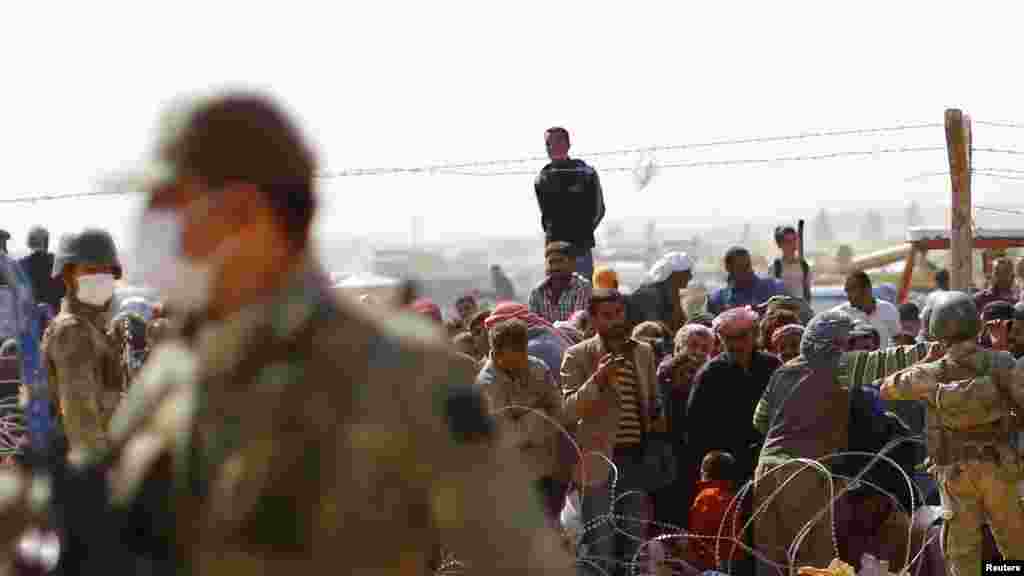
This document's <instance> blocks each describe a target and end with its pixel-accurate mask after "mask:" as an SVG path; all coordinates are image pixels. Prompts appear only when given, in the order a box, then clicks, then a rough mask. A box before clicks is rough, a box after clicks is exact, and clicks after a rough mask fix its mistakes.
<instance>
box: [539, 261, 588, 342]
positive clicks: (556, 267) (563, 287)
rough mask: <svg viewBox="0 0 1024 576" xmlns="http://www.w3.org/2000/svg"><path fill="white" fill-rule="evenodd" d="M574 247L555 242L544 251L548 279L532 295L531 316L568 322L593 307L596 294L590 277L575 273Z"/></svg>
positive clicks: (551, 320)
mask: <svg viewBox="0 0 1024 576" xmlns="http://www.w3.org/2000/svg"><path fill="white" fill-rule="evenodd" d="M572 250H573V248H572V245H571V244H569V243H568V242H552V243H550V244H548V245H547V247H546V248H545V250H544V271H545V272H546V274H547V276H546V277H545V278H544V280H543V281H541V283H540V284H538V285H537V287H536V288H534V289H533V291H532V292H530V312H533V313H534V314H537V315H538V316H540V317H541V318H544V319H545V320H547V321H548V322H550V323H552V324H554V323H555V322H562V321H564V320H568V319H569V317H570V316H572V315H573V313H575V312H577V311H578V310H586V309H587V308H588V307H589V306H590V294H591V292H593V285H591V283H590V280H589V279H588V278H589V276H586V277H584V276H583V275H581V274H579V273H578V272H575V271H574V270H575V269H576V264H575V263H574V262H573V256H572Z"/></svg>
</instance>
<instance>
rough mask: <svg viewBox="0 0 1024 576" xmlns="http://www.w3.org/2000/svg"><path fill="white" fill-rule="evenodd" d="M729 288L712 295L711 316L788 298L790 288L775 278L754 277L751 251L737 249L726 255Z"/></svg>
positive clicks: (737, 247) (710, 302)
mask: <svg viewBox="0 0 1024 576" xmlns="http://www.w3.org/2000/svg"><path fill="white" fill-rule="evenodd" d="M724 263H725V272H726V274H727V284H726V286H725V287H723V288H719V289H718V290H715V291H714V292H712V293H711V297H710V298H709V299H708V312H710V313H712V314H716V315H717V314H721V313H722V312H724V311H725V310H728V309H730V308H736V307H740V306H758V305H760V304H762V303H764V302H766V301H768V299H769V298H771V297H772V296H784V295H785V294H786V287H785V286H784V285H783V284H782V282H779V281H778V280H776V279H774V278H762V277H760V276H758V275H757V274H755V273H754V267H753V265H752V264H751V261H750V251H748V250H747V249H746V248H742V247H740V246H734V247H732V248H730V249H729V250H728V251H727V252H726V253H725V259H724Z"/></svg>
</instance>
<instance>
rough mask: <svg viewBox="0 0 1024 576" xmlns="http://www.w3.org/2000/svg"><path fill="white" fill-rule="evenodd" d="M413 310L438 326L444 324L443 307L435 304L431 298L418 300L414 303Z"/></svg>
mask: <svg viewBox="0 0 1024 576" xmlns="http://www.w3.org/2000/svg"><path fill="white" fill-rule="evenodd" d="M411 308H412V310H413V311H414V312H416V313H418V314H422V315H423V316H426V317H427V318H430V319H431V320H433V321H434V322H437V323H438V324H443V323H444V319H443V318H442V317H441V307H440V306H438V305H437V304H434V301H433V300H431V299H430V298H419V299H417V300H416V301H415V302H413V303H412V306H411Z"/></svg>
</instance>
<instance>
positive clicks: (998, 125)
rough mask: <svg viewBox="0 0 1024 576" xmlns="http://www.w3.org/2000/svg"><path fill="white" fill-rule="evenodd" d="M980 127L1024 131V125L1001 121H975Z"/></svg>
mask: <svg viewBox="0 0 1024 576" xmlns="http://www.w3.org/2000/svg"><path fill="white" fill-rule="evenodd" d="M974 123H975V124H976V125H978V126H991V127H993V128H1018V129H1024V124H1022V123H1019V122H1006V121H999V120H974Z"/></svg>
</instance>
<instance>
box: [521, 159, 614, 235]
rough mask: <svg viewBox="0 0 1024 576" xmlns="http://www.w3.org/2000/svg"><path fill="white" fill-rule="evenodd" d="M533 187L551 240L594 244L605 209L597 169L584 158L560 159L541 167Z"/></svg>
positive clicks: (545, 228)
mask: <svg viewBox="0 0 1024 576" xmlns="http://www.w3.org/2000/svg"><path fill="white" fill-rule="evenodd" d="M533 189H534V192H536V194H537V204H538V205H539V206H540V221H541V226H542V227H543V228H544V235H545V237H546V239H547V241H548V242H556V241H560V242H568V243H570V244H572V245H574V246H576V247H578V248H593V247H594V244H595V242H594V230H596V229H597V226H598V224H600V223H601V220H602V219H604V211H605V210H604V193H603V192H602V191H601V180H600V178H598V176H597V171H596V170H594V169H593V168H592V167H590V166H588V165H587V164H586V162H583V161H582V160H574V159H569V160H556V161H553V162H551V163H549V164H548V165H547V166H545V167H544V168H543V169H541V171H540V174H538V175H537V179H536V181H534V184H533Z"/></svg>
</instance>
